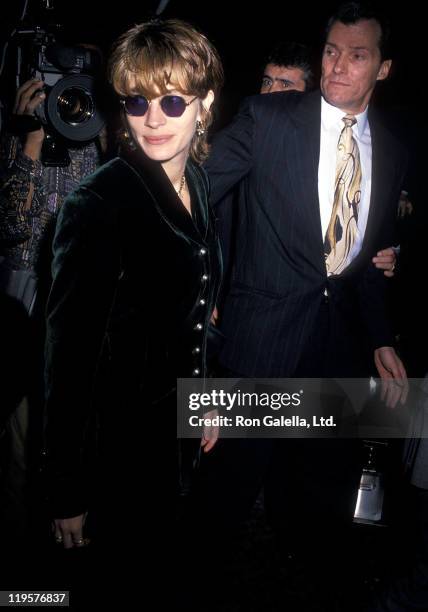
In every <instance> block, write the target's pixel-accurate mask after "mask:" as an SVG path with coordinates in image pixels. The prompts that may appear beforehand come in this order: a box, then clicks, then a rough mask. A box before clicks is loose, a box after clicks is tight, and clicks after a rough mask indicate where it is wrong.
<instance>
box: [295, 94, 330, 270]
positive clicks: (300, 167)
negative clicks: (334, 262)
mask: <svg viewBox="0 0 428 612" xmlns="http://www.w3.org/2000/svg"><path fill="white" fill-rule="evenodd" d="M293 120H294V135H293V136H294V138H293V149H294V150H293V155H292V156H290V153H289V152H290V149H289V147H288V146H287V152H288V155H289V158H290V157H291V158H292V160H293V164H292V166H291V169H292V172H290V180H291V182H292V184H293V189H294V193H295V197H296V198H297V200H296V201H297V202H299V205H301V206H303V207H304V210H305V217H306V220H305V223H306V224H307V225H306V230H307V231H308V232H309V233H310V235H311V243H312V245H313V253H314V259H313V261H314V263H316V264H317V267H318V268H319V270H320V272H322V273H323V274H325V273H326V271H325V264H324V246H323V239H322V229H321V215H320V203H319V196H318V164H319V157H320V138H321V136H320V134H321V96H320V93H319V92H312V93H310V94H307V95H306V96H304V97H303V98H302V100H301V104H300V105H299V106H298V108H297V110H296V112H295V113H294V116H293ZM285 138H290V134H286V135H285Z"/></svg>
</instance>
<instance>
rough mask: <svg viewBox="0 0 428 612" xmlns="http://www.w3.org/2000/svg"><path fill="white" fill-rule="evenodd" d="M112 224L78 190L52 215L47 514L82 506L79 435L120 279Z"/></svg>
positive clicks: (92, 198)
mask: <svg viewBox="0 0 428 612" xmlns="http://www.w3.org/2000/svg"><path fill="white" fill-rule="evenodd" d="M117 227H118V225H117V219H116V218H115V213H114V210H113V207H112V206H111V204H110V203H108V202H105V201H104V200H102V199H101V198H100V197H99V196H98V195H97V194H96V193H94V192H92V191H90V190H88V189H87V188H84V187H81V188H79V189H78V190H77V191H75V192H74V193H73V194H72V195H71V196H69V197H68V198H67V199H66V201H65V203H64V205H63V207H62V209H61V211H60V214H59V218H58V225H57V230H56V234H55V239H54V247H53V248H54V260H53V265H52V275H53V284H52V289H51V292H50V295H49V300H48V306H47V338H46V377H45V378H46V413H47V414H46V416H47V429H46V447H47V466H48V475H49V480H50V486H51V496H50V497H51V507H52V508H51V509H52V512H53V516H55V517H56V518H67V517H76V516H78V515H80V514H82V513H83V512H84V511H85V510H86V509H87V505H88V494H89V489H88V487H89V483H88V478H89V475H88V472H87V469H88V468H87V466H86V465H85V463H84V454H85V444H86V440H85V433H86V428H87V425H88V422H89V419H90V416H91V414H92V411H93V397H92V394H93V389H94V383H95V379H96V373H97V366H98V363H99V358H100V355H101V351H102V348H103V342H104V338H105V333H106V327H107V323H108V318H109V315H110V312H111V308H112V303H113V299H114V296H115V291H116V286H117V280H118V277H119V268H120V259H119V248H118V239H117Z"/></svg>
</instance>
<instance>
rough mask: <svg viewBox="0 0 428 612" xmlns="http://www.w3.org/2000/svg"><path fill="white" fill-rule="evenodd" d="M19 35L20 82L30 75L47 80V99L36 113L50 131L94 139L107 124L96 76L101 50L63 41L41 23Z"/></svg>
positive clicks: (77, 138) (79, 139) (68, 137)
mask: <svg viewBox="0 0 428 612" xmlns="http://www.w3.org/2000/svg"><path fill="white" fill-rule="evenodd" d="M18 34H20V35H22V43H20V48H21V53H20V54H19V55H18V57H19V60H18V67H17V68H18V75H17V77H18V82H19V84H20V85H21V84H22V83H23V82H25V81H26V80H28V79H29V78H36V79H39V80H41V81H43V82H44V88H43V90H44V92H45V93H46V98H45V102H44V104H43V105H41V106H40V107H39V108H38V109H37V111H36V116H37V117H38V119H39V120H40V121H41V123H42V125H43V126H44V127H47V132H48V133H52V134H53V135H55V134H56V135H59V136H61V137H62V138H64V139H65V140H67V141H71V142H76V143H79V142H80V143H81V142H88V141H90V140H92V139H94V138H95V137H96V136H97V135H98V134H99V133H100V131H101V129H102V128H103V126H104V120H103V118H102V116H101V113H100V110H99V106H98V104H97V95H98V89H97V83H96V80H95V78H94V77H95V75H96V74H97V71H98V73H99V70H100V68H101V57H100V53H99V52H98V50H97V49H96V48H95V49H94V48H91V47H90V46H88V47H86V46H83V45H81V46H67V45H64V44H61V43H59V42H57V40H56V33H55V32H53V31H48V30H47V29H43V28H41V27H38V26H36V27H35V28H33V29H30V30H24V31H21V32H19V33H18ZM29 35H30V36H31V39H30V40H28V36H29ZM37 93H39V92H37Z"/></svg>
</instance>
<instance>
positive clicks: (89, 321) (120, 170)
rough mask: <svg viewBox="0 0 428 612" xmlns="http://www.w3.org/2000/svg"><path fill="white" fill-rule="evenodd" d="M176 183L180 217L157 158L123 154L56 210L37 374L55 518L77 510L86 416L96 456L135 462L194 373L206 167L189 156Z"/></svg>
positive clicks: (211, 296) (208, 280) (203, 333)
mask: <svg viewBox="0 0 428 612" xmlns="http://www.w3.org/2000/svg"><path fill="white" fill-rule="evenodd" d="M186 179H187V184H188V187H189V190H190V193H191V200H192V216H191V215H190V214H189V213H188V212H187V210H186V209H185V208H184V206H183V205H182V203H181V201H180V200H179V198H178V196H177V194H176V192H175V190H174V188H173V186H172V185H171V183H170V181H169V180H168V178H167V176H166V174H165V172H164V170H163V168H162V166H161V165H160V164H159V163H157V162H154V161H152V160H149V159H148V158H147V157H146V156H145V155H144V154H143V152H142V151H141V150H140V149H138V150H137V151H129V152H127V153H125V154H123V155H121V156H120V157H117V158H115V159H113V160H112V161H110V162H109V163H107V164H105V165H104V166H102V167H101V168H99V169H98V170H97V171H96V172H95V173H94V174H93V175H92V176H90V177H89V178H88V179H86V180H85V181H84V182H83V183H82V184H81V185H80V187H79V188H78V189H77V190H76V191H75V192H73V193H72V194H71V195H70V196H69V197H68V198H67V200H66V201H65V203H64V205H63V207H62V209H61V212H60V214H59V218H58V224H57V229H56V234H55V240H54V261H53V266H52V272H53V285H52V289H51V292H50V296H49V300H48V307H47V341H46V377H45V378H46V394H47V397H46V400H47V402H46V407H47V410H46V416H47V429H46V434H47V435H46V448H47V456H48V459H47V466H48V474H49V481H50V501H51V510H52V512H53V514H54V516H55V517H58V518H60V517H67V516H75V515H77V514H80V513H81V512H83V511H84V510H85V509H87V505H88V491H89V490H90V488H91V483H90V478H91V473H90V467H89V465H90V462H89V461H88V456H91V455H92V439H91V433H90V432H93V428H92V426H91V423H93V416H94V415H97V423H98V424H97V427H96V435H97V436H98V437H99V436H101V438H102V436H103V432H108V435H107V436H106V438H107V439H108V442H107V443H106V444H105V443H103V442H102V441H101V443H100V446H101V447H102V448H104V449H106V450H105V451H103V452H106V453H107V454H108V453H111V454H114V453H116V455H117V459H118V461H119V463H120V459H121V456H122V457H123V456H124V453H125V454H129V452H130V451H129V449H130V447H132V449H133V450H132V452H131V453H130V455H129V456H128V459H127V461H128V464H132V463H133V462H134V465H135V467H136V468H137V466H138V459H136V457H138V448H136V447H138V445H139V444H141V445H144V444H145V443H146V442H145V441H147V440H148V439H150V438H152V437H153V435H154V434H155V435H158V434H159V432H160V431H162V423H164V422H165V421H166V420H168V421H169V422H170V424H173V425H174V427H175V423H176V415H175V401H171V399H172V398H175V390H176V379H177V377H192V376H203V375H204V374H205V370H206V359H205V354H206V343H207V329H208V324H209V320H210V317H211V314H212V311H213V308H214V306H215V300H216V296H217V291H218V286H219V281H220V276H221V256H220V251H219V246H218V241H217V236H216V230H215V221H214V217H213V214H212V211H211V209H210V207H209V205H208V182H207V178H206V175H205V173H204V171H203V169H202V168H200V167H198V166H196V165H195V164H194V163H192V162H191V161H189V162H188V164H187V167H186ZM168 398H169V408H168V409H166V406H167V405H168ZM172 411H174V412H173V414H170V413H171V412H172ZM153 427H156V431H155V432H154V431H152V429H153ZM99 432H101V434H100V433H99ZM136 432H138V436H137V433H136ZM109 445H110V446H112V445H113V446H114V447H115V449H114V450H113V449H112V448H109ZM132 454H134V455H133V456H132ZM121 469H122V468H121ZM136 471H137V470H136Z"/></svg>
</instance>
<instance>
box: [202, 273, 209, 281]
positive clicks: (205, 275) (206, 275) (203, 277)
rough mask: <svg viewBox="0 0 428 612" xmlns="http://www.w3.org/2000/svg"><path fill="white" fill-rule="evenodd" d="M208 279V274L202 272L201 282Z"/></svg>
mask: <svg viewBox="0 0 428 612" xmlns="http://www.w3.org/2000/svg"><path fill="white" fill-rule="evenodd" d="M208 279H209V276H208V274H203V275H202V282H203V283H206V282H207V280H208Z"/></svg>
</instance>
